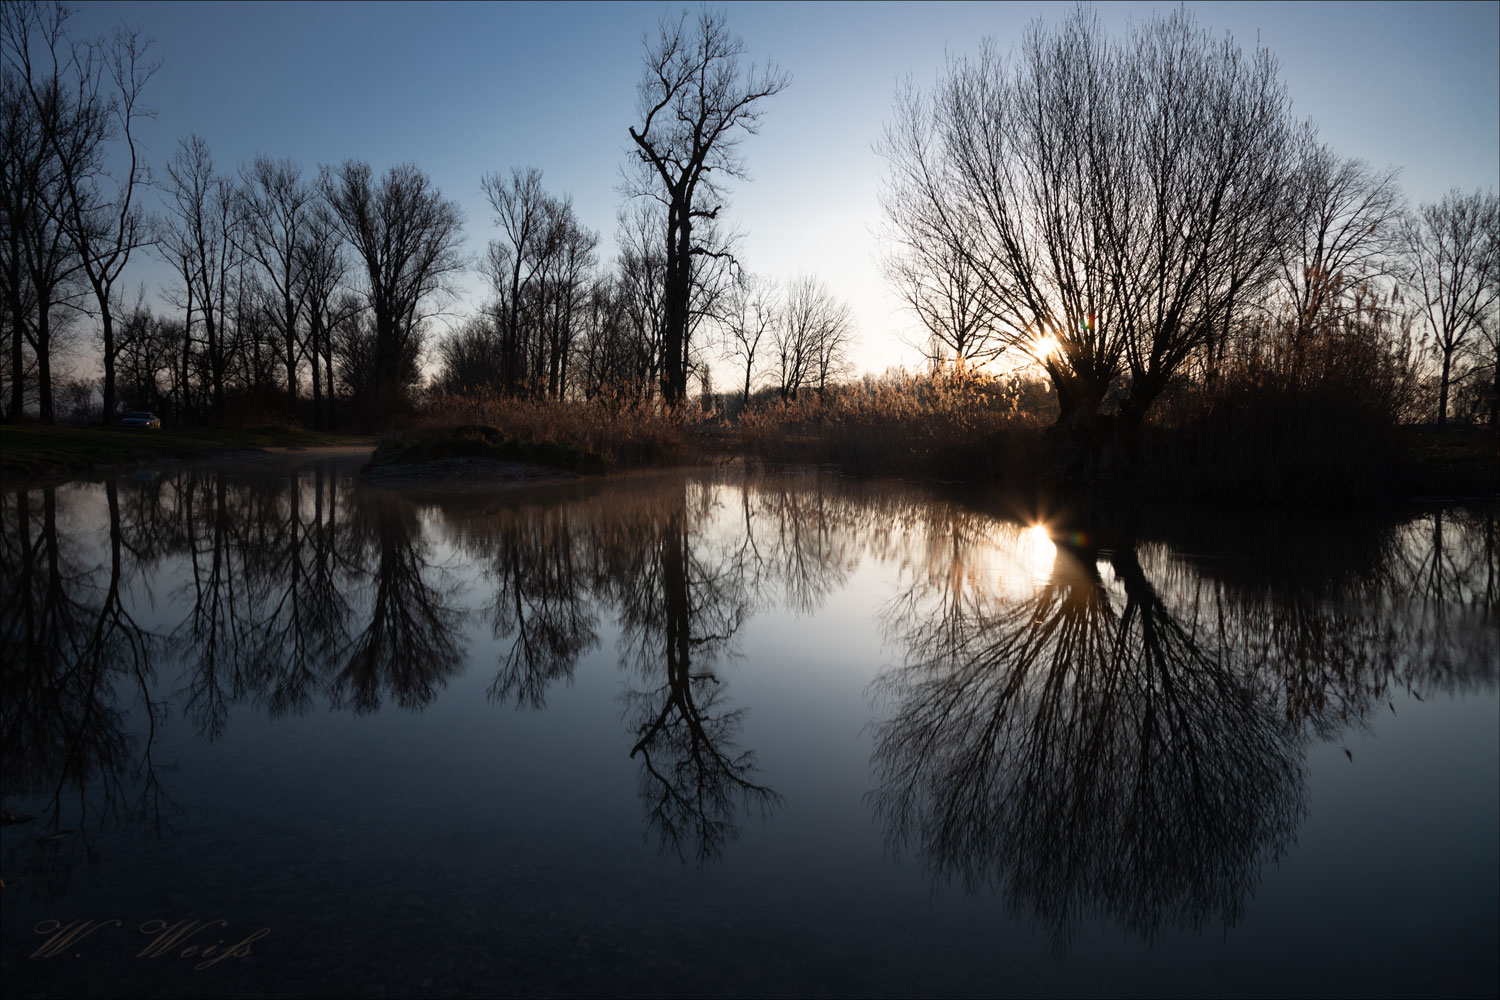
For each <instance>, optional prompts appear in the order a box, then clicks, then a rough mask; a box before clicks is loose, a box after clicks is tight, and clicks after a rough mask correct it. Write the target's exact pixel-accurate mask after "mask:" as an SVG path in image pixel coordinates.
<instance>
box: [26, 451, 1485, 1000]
mask: <svg viewBox="0 0 1500 1000" xmlns="http://www.w3.org/2000/svg"><path fill="white" fill-rule="evenodd" d="M352 472H353V467H352V466H351V465H349V464H348V463H345V464H339V463H329V462H314V461H304V462H302V463H300V464H299V463H295V462H292V463H290V464H288V463H278V462H272V463H266V464H263V465H258V466H242V467H239V468H237V469H233V470H230V469H215V468H199V469H190V470H183V471H181V472H173V473H168V474H166V475H164V476H162V477H159V478H157V479H154V480H120V481H116V482H111V483H107V484H83V485H78V486H69V487H63V488H60V489H57V490H48V491H40V490H34V491H31V492H30V493H27V494H17V493H11V494H6V495H5V496H4V498H3V506H0V528H3V532H4V534H3V535H0V541H3V547H0V557H3V561H0V577H3V584H4V593H3V596H0V609H3V610H0V627H3V635H0V638H3V643H4V649H5V650H6V657H5V664H4V669H5V693H6V698H5V701H4V703H3V707H0V711H3V713H4V722H5V725H4V730H3V732H4V740H5V747H4V750H5V753H4V758H3V759H4V786H3V792H4V803H3V807H4V808H5V809H7V810H10V809H14V810H16V811H17V812H21V813H30V814H33V815H35V816H37V819H35V820H34V821H33V822H31V823H27V824H17V825H13V826H6V827H4V828H3V831H0V838H3V839H0V864H3V866H4V867H3V875H4V877H5V878H6V879H7V883H8V885H7V889H6V890H5V893H6V894H5V896H4V902H3V909H0V917H3V920H4V929H3V930H4V933H3V945H0V959H3V961H4V962H5V969H6V977H7V980H8V981H10V980H11V979H12V977H13V976H16V977H19V978H18V979H17V980H16V981H18V982H20V983H21V986H22V988H23V989H29V990H40V989H49V990H52V991H57V992H74V991H84V992H88V991H105V992H108V991H111V990H113V991H114V992H117V993H130V992H132V991H134V992H163V991H164V992H172V991H173V989H181V990H184V991H191V989H192V988H193V987H190V986H189V984H190V983H192V982H194V981H191V980H187V979H183V980H180V981H175V980H170V978H163V977H164V976H167V974H166V973H164V972H161V971H152V967H149V966H144V967H138V968H137V967H132V969H133V971H131V972H130V974H129V975H128V976H126V978H125V979H123V980H122V979H120V978H119V975H120V970H119V968H117V967H116V966H115V965H112V964H110V962H108V961H105V960H103V959H102V958H98V957H97V956H96V959H95V960H94V961H93V962H92V963H90V962H79V963H77V964H75V965H71V966H62V965H59V964H57V963H53V964H51V965H39V964H36V963H34V962H29V961H26V960H24V955H25V954H27V953H29V949H28V948H27V944H28V942H30V940H31V937H32V933H31V927H32V926H33V925H34V924H35V923H36V921H37V920H39V919H43V918H45V917H48V916H50V915H52V914H53V913H54V912H56V913H62V912H64V911H66V912H70V913H71V912H79V913H84V912H95V911H97V912H98V913H100V914H103V913H104V912H105V911H106V910H108V911H110V912H111V913H113V912H114V911H115V910H119V911H120V912H121V913H124V914H127V915H130V914H137V913H139V914H140V915H141V919H147V918H149V917H152V916H155V915H157V912H158V911H160V912H161V915H171V914H173V913H179V912H180V913H181V914H182V915H183V916H192V915H194V914H198V915H200V916H203V917H204V918H209V917H214V916H225V917H228V918H231V919H232V920H234V921H238V922H245V921H260V923H261V924H264V925H266V926H273V925H274V926H275V927H276V928H278V929H279V933H278V934H277V935H276V936H275V937H273V938H268V939H267V941H266V942H265V947H264V949H263V952H262V953H261V956H260V957H259V959H258V962H257V964H256V965H254V966H253V967H251V966H246V967H243V968H241V967H235V968H234V969H232V970H229V971H228V972H227V974H226V975H224V976H221V977H220V979H221V981H222V984H223V989H224V990H225V991H227V992H234V991H237V990H238V991H255V990H260V991H264V992H281V991H285V990H286V989H289V988H292V987H291V986H290V985H289V984H307V983H323V982H333V981H335V980H337V981H338V982H340V983H344V984H346V986H347V989H348V991H349V992H352V993H361V992H364V993H368V992H372V991H373V990H374V988H375V987H376V986H384V987H385V988H386V991H387V992H388V993H390V994H393V995H394V994H399V993H405V992H441V991H442V990H444V989H446V990H449V991H450V992H454V993H462V992H471V991H479V992H496V991H512V992H546V991H550V992H584V993H594V992H608V991H619V992H652V993H662V992H667V993H673V994H677V993H698V992H708V993H722V992H737V993H738V992H805V991H809V990H815V989H826V990H828V991H831V992H849V993H872V992H873V993H879V992H896V993H913V992H922V993H929V992H939V993H971V994H994V993H1007V992H1021V993H1053V992H1173V991H1177V992H1183V993H1197V992H1204V991H1212V992H1245V993H1264V992H1301V991H1310V990H1312V989H1319V990H1323V991H1328V992H1361V993H1363V992H1370V991H1389V990H1393V989H1394V990H1395V991H1397V992H1404V991H1412V992H1416V991H1421V990H1424V989H1435V988H1439V987H1441V991H1443V992H1460V993H1462V992H1486V991H1489V992H1493V987H1494V985H1495V981H1494V980H1495V969H1494V964H1493V942H1494V940H1495V935H1496V931H1497V924H1500V918H1497V911H1496V906H1495V903H1494V899H1495V898H1496V889H1497V888H1500V876H1497V872H1496V861H1495V858H1496V853H1497V852H1496V847H1497V838H1500V834H1497V821H1496V816H1497V812H1500V809H1497V805H1500V803H1497V791H1496V790H1497V787H1500V775H1497V774H1496V769H1497V765H1496V760H1497V757H1500V746H1497V735H1496V733H1497V725H1496V712H1495V708H1496V702H1495V678H1496V666H1495V650H1496V620H1497V619H1496V601H1497V598H1496V585H1497V584H1496V572H1497V564H1496V560H1497V557H1496V547H1495V512H1494V510H1492V509H1490V510H1484V509H1480V510H1450V511H1443V512H1426V513H1415V514H1403V515H1400V516H1373V515H1372V516H1369V517H1355V518H1347V519H1344V520H1342V521H1339V522H1331V521H1330V522H1323V521H1320V520H1319V519H1317V518H1314V517H1309V516H1299V517H1271V516H1263V517H1248V516H1241V517H1237V518H1222V517H1216V518H1210V519H1202V518H1195V517H1193V516H1191V515H1189V514H1182V513H1176V514H1173V515H1171V516H1164V517H1161V518H1159V519H1157V518H1153V517H1152V516H1150V515H1145V514H1143V515H1138V516H1135V517H1124V516H1121V515H1118V514H1116V515H1114V516H1112V517H1096V518H1093V519H1091V520H1090V521H1088V522H1087V523H1084V522H1082V521H1079V520H1076V519H1075V520H1074V521H1073V522H1067V521H1066V520H1063V521H1062V522H1059V523H1051V524H1049V527H1048V528H1047V529H1044V530H1037V529H1036V528H1034V527H1032V526H1030V525H1028V524H1027V523H1025V522H1024V521H1018V520H1012V519H1009V518H1006V517H1003V516H998V515H996V514H995V513H994V512H993V511H992V507H991V505H990V503H989V501H988V500H987V499H986V498H984V497H980V496H963V495H953V496H946V495H945V496H937V495H933V494H929V493H924V492H922V491H919V490H914V489H910V488H906V487H900V486H894V485H881V484H872V483H857V482H849V481H845V480H839V479H834V478H825V477H816V476H801V477H790V478H787V477H772V476H742V475H738V474H689V475H686V476H684V475H680V474H663V475H656V476H644V477H640V478H634V479H623V480H617V481H614V482H610V483H587V484H581V485H579V486H575V487H568V488H554V489H549V490H541V491H528V492H524V493H503V494H497V495H491V496H475V495H464V496H449V497H446V498H441V497H435V496H413V495H398V494H395V493H390V492H386V491H380V490H372V489H368V488H366V487H363V486H362V485H360V484H359V483H358V482H357V480H355V479H353V478H352V477H351V476H352ZM148 706H149V711H150V712H151V713H152V715H151V718H152V719H153V720H154V724H148V723H147V711H148ZM62 829H72V830H77V831H78V832H77V833H74V834H70V835H68V836H65V837H62V838H59V839H57V840H52V841H44V840H42V839H41V838H42V837H43V836H44V835H45V834H47V833H48V832H50V831H53V830H62ZM147 911H149V912H147ZM398 913H399V914H400V915H401V917H400V919H401V921H403V923H402V927H403V928H404V930H403V931H402V932H401V933H395V932H391V931H388V930H383V929H380V928H384V927H387V926H390V924H389V921H390V920H391V919H394V918H395V914H398ZM372 915H373V917H372ZM374 918H378V919H374ZM372 919H374V923H375V925H376V926H375V928H373V929H372V928H371V927H369V926H364V927H362V929H359V930H356V928H354V927H352V926H350V922H351V921H356V922H363V924H369V923H370V921H371V920H372ZM666 941H670V942H672V946H671V947H667V946H665V945H664V944H663V942H666ZM283 942H284V943H283ZM33 947H34V946H33ZM1372 950H1373V952H1374V953H1378V954H1380V955H1381V956H1382V958H1381V961H1380V962H1379V963H1371V962H1370V961H1369V955H1370V954H1371V953H1372ZM480 955H482V956H484V957H482V958H481V957H478V956H480ZM1267 955H1274V956H1277V958H1276V959H1275V960H1267V959H1266V956H1267ZM1435 969H1437V970H1440V971H1437V972H1435V971H1434V970H1435ZM340 977H342V978H340ZM1434 977H1435V978H1434ZM428 980H431V983H430V984H429V985H428V986H426V987H424V986H423V985H422V984H423V983H424V982H427V981H428ZM174 983H176V985H173V984H174ZM196 988H201V984H199V985H198V986H197V987H196Z"/></svg>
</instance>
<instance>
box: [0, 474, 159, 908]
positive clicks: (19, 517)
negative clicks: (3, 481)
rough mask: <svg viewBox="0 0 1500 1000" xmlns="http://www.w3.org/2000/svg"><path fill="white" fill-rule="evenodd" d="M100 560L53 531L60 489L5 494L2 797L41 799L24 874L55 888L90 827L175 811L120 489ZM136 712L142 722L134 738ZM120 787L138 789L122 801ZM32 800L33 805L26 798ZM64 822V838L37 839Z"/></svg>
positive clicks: (1, 500) (111, 504)
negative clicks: (158, 758) (159, 759)
mask: <svg viewBox="0 0 1500 1000" xmlns="http://www.w3.org/2000/svg"><path fill="white" fill-rule="evenodd" d="M103 492H104V495H105V502H106V505H107V510H108V522H107V523H108V541H107V543H106V549H105V553H106V554H105V559H104V561H103V562H102V563H100V564H99V565H96V566H93V567H89V566H87V564H86V562H85V561H84V557H82V556H81V555H80V554H79V553H78V552H77V549H78V548H79V546H78V545H77V544H76V543H75V542H74V540H73V539H71V538H69V537H68V536H67V534H66V533H65V532H64V531H62V530H60V527H59V517H58V513H57V495H56V491H55V490H51V489H47V490H42V491H39V493H40V495H39V497H38V498H36V499H39V501H40V508H41V509H40V511H35V510H34V509H33V507H34V497H33V494H32V493H30V492H26V491H20V492H13V493H7V494H4V495H3V496H0V607H3V608H4V609H5V614H4V615H3V616H0V648H3V649H4V650H5V656H4V657H3V658H0V659H3V666H0V681H3V689H4V691H5V697H4V699H0V741H3V752H0V760H3V787H4V790H5V795H6V797H7V799H9V800H12V801H13V799H14V797H17V796H22V797H27V798H31V797H39V798H40V800H41V802H42V812H41V815H39V816H38V817H37V818H36V820H35V822H36V826H35V827H34V828H31V832H33V833H34V834H35V836H33V837H32V838H30V839H28V844H29V846H30V848H31V854H30V856H29V858H28V859H27V861H26V863H25V872H26V874H25V875H24V876H23V877H24V878H30V879H37V880H38V881H39V883H40V887H41V888H42V889H43V890H44V891H45V890H51V891H61V890H62V889H63V888H64V887H65V885H66V881H67V878H68V876H69V873H70V871H71V866H72V863H73V861H74V860H75V859H76V856H77V854H78V853H80V852H82V853H84V854H86V855H89V856H92V855H91V854H90V852H89V847H88V834H89V831H90V828H91V826H92V825H94V823H95V822H96V821H97V822H99V823H103V822H106V821H110V820H115V821H119V820H121V819H127V820H128V819H135V820H140V821H143V822H145V823H147V824H149V825H151V826H153V827H157V828H159V827H160V824H161V822H162V813H163V810H167V811H170V810H171V808H172V806H171V803H170V801H169V800H168V799H167V798H166V796H165V794H164V793H163V790H162V787H161V785H160V783H159V781H158V779H157V774H156V768H155V764H154V762H153V760H152V755H151V753H152V747H153V744H154V741H155V735H156V729H157V725H158V722H159V716H160V714H161V706H160V705H159V704H158V703H156V702H154V701H153V700H152V698H151V696H150V679H151V678H150V674H151V663H150V658H151V653H152V651H153V649H154V648H155V646H156V639H155V638H154V637H153V636H151V635H150V634H149V633H147V632H146V630H145V629H143V628H142V627H141V626H140V625H139V624H138V623H137V622H136V620H135V618H134V616H133V615H132V614H131V613H130V611H129V609H128V608H127V607H126V604H125V600H124V596H123V595H124V592H125V591H126V589H127V588H128V587H129V585H130V581H131V577H132V575H133V569H134V564H133V561H132V560H131V559H130V556H129V550H128V547H127V544H126V542H125V540H124V539H123V537H122V531H121V517H120V501H119V494H118V490H117V487H116V485H115V483H113V482H110V483H108V484H106V485H105V487H104V489H103ZM132 707H136V708H138V710H139V711H140V712H141V714H142V715H143V716H144V719H145V726H144V728H145V733H144V735H143V736H142V735H136V734H134V733H132V732H131V731H130V730H131V725H130V723H129V721H128V718H129V713H130V711H131V709H132ZM127 781H129V782H133V783H135V784H136V785H137V788H136V789H135V795H134V801H133V803H127V801H126V800H127V798H129V796H128V795H127V792H126V784H127ZM33 801H35V799H33ZM64 826H67V827H69V828H70V834H71V835H70V836H61V837H56V838H54V839H46V838H45V837H44V836H43V835H45V834H48V833H49V832H50V831H54V830H59V829H61V828H63V827H64Z"/></svg>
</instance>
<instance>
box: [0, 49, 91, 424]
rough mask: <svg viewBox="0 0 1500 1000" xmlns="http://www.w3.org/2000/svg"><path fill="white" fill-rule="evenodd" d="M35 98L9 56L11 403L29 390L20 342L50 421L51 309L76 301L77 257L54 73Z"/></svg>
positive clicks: (4, 152) (1, 192)
mask: <svg viewBox="0 0 1500 1000" xmlns="http://www.w3.org/2000/svg"><path fill="white" fill-rule="evenodd" d="M44 85H45V87H46V93H45V94H44V95H43V99H42V100H41V101H40V102H33V101H32V100H31V99H30V95H29V93H27V92H26V91H25V85H24V82H23V81H22V80H21V79H20V78H19V76H18V74H17V73H16V72H14V70H13V67H12V66H11V65H10V61H9V59H7V60H6V63H5V66H4V77H3V79H0V99H3V110H0V130H3V135H0V144H3V147H0V227H3V228H0V233H3V236H0V288H3V292H4V298H5V308H6V311H7V312H8V313H9V319H10V323H9V324H8V327H9V330H10V341H11V342H10V352H9V360H10V370H11V375H12V379H11V385H10V389H11V409H10V417H11V418H12V419H16V420H18V419H20V417H21V415H22V413H23V411H24V402H25V394H26V377H25V374H26V365H25V361H24V359H23V349H24V347H25V346H26V345H29V346H30V347H31V352H32V356H33V358H35V363H36V386H37V392H36V396H37V409H38V415H39V416H40V418H41V420H42V422H43V423H52V421H53V418H54V414H53V405H52V385H53V374H52V360H53V355H54V353H55V345H54V343H53V335H54V332H55V319H54V313H56V311H57V310H58V309H59V308H74V309H76V308H78V307H79V303H78V299H79V297H80V295H81V294H82V293H83V292H84V291H85V289H84V288H83V287H81V286H80V284H79V281H78V278H79V276H80V271H81V265H82V262H81V260H80V259H79V257H78V254H77V251H76V250H75V248H74V244H73V241H72V239H71V238H70V237H69V235H68V232H67V230H66V229H65V228H64V227H63V225H62V224H61V222H60V220H61V218H62V217H63V213H64V209H65V204H64V197H65V193H64V190H63V187H62V184H61V181H60V177H59V172H58V166H57V157H56V155H55V154H54V153H53V150H52V143H51V141H50V139H49V135H50V133H51V131H53V130H55V129H58V128H62V127H64V126H65V122H64V119H65V117H66V115H67V113H68V107H67V105H66V102H65V101H64V100H63V95H62V94H61V93H60V90H59V87H58V83H57V80H56V79H55V78H53V79H51V80H48V81H45V84H44Z"/></svg>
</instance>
